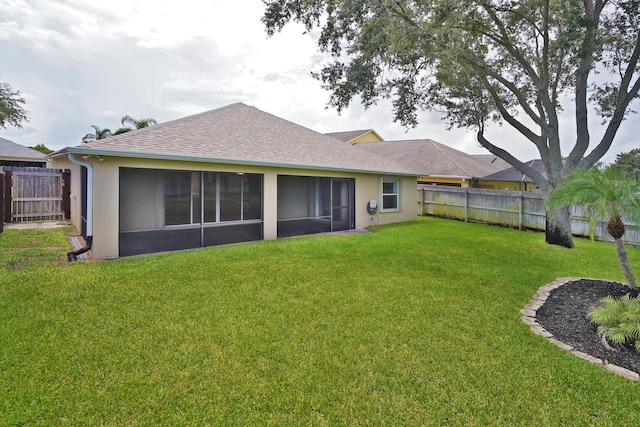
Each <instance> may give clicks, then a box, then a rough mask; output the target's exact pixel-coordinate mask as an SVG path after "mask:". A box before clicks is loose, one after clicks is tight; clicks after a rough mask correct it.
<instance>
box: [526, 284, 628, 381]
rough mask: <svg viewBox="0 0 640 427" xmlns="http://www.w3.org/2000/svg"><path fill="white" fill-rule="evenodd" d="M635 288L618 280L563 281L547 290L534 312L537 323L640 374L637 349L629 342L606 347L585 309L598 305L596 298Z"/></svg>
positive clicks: (579, 347) (561, 338)
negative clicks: (546, 297)
mask: <svg viewBox="0 0 640 427" xmlns="http://www.w3.org/2000/svg"><path fill="white" fill-rule="evenodd" d="M638 293H639V292H638V290H637V289H632V288H629V287H628V286H625V285H624V284H622V283H616V282H608V281H605V280H591V279H581V280H577V281H575V282H569V283H566V284H565V285H563V286H560V287H559V288H557V289H554V290H553V291H551V293H550V296H549V298H548V299H547V301H546V302H545V303H544V305H543V306H542V307H540V308H539V309H538V311H537V313H536V319H537V321H538V323H539V324H540V325H542V327H543V328H544V329H546V330H547V331H549V332H551V333H552V334H553V336H554V338H556V339H557V340H559V341H561V342H563V343H565V344H569V345H571V346H572V347H574V348H575V349H576V350H578V351H581V352H583V353H586V354H588V355H590V356H593V357H597V358H599V359H602V360H606V361H608V362H609V363H613V364H615V365H618V366H621V367H623V368H626V369H629V370H630V371H634V372H636V373H638V374H640V352H638V351H637V350H636V349H635V348H633V347H632V346H624V347H619V346H614V345H612V344H609V345H610V346H611V347H612V348H613V349H607V347H606V346H605V345H604V344H603V342H602V338H601V337H600V335H598V332H597V326H596V325H595V324H593V323H591V322H590V321H589V320H588V319H587V313H588V312H590V311H591V310H593V309H594V308H595V307H597V306H598V305H599V301H600V300H601V299H602V298H604V297H606V296H607V295H611V296H613V297H614V298H619V297H622V296H624V295H626V294H630V296H631V297H637V296H638Z"/></svg>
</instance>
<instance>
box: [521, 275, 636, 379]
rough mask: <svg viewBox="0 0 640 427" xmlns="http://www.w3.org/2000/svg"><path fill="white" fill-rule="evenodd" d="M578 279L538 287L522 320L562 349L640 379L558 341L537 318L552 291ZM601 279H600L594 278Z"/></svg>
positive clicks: (567, 278) (526, 307)
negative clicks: (539, 310)
mask: <svg viewBox="0 0 640 427" xmlns="http://www.w3.org/2000/svg"><path fill="white" fill-rule="evenodd" d="M578 280H582V279H580V278H574V277H563V278H560V279H556V280H555V281H554V282H553V283H549V284H547V285H544V286H541V287H540V288H539V289H538V292H536V294H535V295H534V296H533V298H532V299H531V301H530V302H529V304H527V305H525V306H524V308H523V309H522V310H520V312H521V313H522V321H523V322H524V323H526V324H527V325H529V328H530V329H531V330H532V331H533V332H534V333H535V334H538V335H541V336H543V337H545V338H547V339H548V340H549V341H551V342H552V343H553V344H555V345H557V346H558V347H560V348H561V349H563V350H565V351H568V352H569V353H572V354H573V355H575V356H577V357H579V358H581V359H584V360H587V361H589V362H591V363H593V364H596V365H600V366H603V367H604V368H605V369H606V370H608V371H610V372H613V373H614V374H618V375H621V376H623V377H625V378H627V379H629V380H631V381H638V380H640V375H638V373H636V372H633V371H630V370H629V369H626V368H623V367H621V366H618V365H614V364H612V363H608V362H607V361H606V360H602V359H598V358H597V357H593V356H590V355H588V354H586V353H583V352H581V351H578V350H576V349H575V348H574V347H572V346H570V345H568V344H565V343H563V342H560V341H558V340H557V339H555V338H554V337H553V334H552V333H551V332H549V331H547V330H546V329H544V328H543V327H542V326H541V325H540V324H539V323H538V321H537V320H536V313H537V311H538V309H539V308H540V307H542V306H543V305H544V304H545V303H546V302H547V298H549V295H550V294H551V291H553V290H554V289H557V288H559V287H560V286H562V285H564V284H566V283H569V282H575V281H578ZM592 280H599V279H592Z"/></svg>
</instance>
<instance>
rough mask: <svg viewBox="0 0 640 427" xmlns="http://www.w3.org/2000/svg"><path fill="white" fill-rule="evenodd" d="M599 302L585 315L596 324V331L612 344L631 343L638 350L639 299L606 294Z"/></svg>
mask: <svg viewBox="0 0 640 427" xmlns="http://www.w3.org/2000/svg"><path fill="white" fill-rule="evenodd" d="M600 303H601V304H602V306H601V307H598V308H596V309H595V310H593V311H591V312H589V314H588V315H587V317H588V318H589V320H591V321H592V322H593V323H595V324H597V325H598V333H599V334H600V335H602V336H603V338H604V339H606V340H609V341H610V342H611V343H613V344H617V345H626V344H631V345H633V346H634V347H635V348H636V350H638V351H640V300H638V298H631V297H630V296H629V294H627V295H625V296H623V297H622V298H620V299H615V298H613V297H612V296H608V297H606V298H603V299H602V300H600Z"/></svg>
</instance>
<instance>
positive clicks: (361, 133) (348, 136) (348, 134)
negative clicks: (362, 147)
mask: <svg viewBox="0 0 640 427" xmlns="http://www.w3.org/2000/svg"><path fill="white" fill-rule="evenodd" d="M368 134H371V135H372V136H373V137H374V138H373V140H375V142H379V141H384V138H382V137H381V136H380V135H378V132H376V131H375V130H373V129H363V130H349V131H344V132H329V133H326V134H325V135H328V136H330V137H332V138H336V139H339V140H340V141H344V142H348V143H349V144H352V143H356V142H365V141H356V140H357V139H359V138H363V137H365V136H367V135H368ZM367 139H370V138H367ZM366 142H373V141H366Z"/></svg>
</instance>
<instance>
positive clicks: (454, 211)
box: [418, 185, 640, 245]
mask: <svg viewBox="0 0 640 427" xmlns="http://www.w3.org/2000/svg"><path fill="white" fill-rule="evenodd" d="M418 215H432V216H440V217H446V218H455V219H460V220H463V221H471V222H482V223H487V224H498V225H503V226H507V227H514V228H518V229H521V230H522V229H531V230H544V229H545V226H546V214H545V198H544V196H543V195H542V194H539V193H531V192H522V191H508V190H501V191H498V190H485V189H481V188H456V187H445V186H438V185H419V186H418ZM589 225H590V221H589V218H588V217H587V216H586V215H585V213H584V210H583V208H582V207H581V206H572V207H571V231H572V233H573V234H574V235H576V236H585V237H588V236H589ZM625 227H626V232H625V234H624V236H623V238H624V241H625V243H628V244H630V245H640V227H638V226H637V225H635V224H632V223H630V222H628V221H625ZM595 238H596V239H597V240H603V241H608V242H612V241H613V238H611V236H609V233H608V232H607V223H606V221H600V222H599V223H598V225H597V226H596V228H595Z"/></svg>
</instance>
